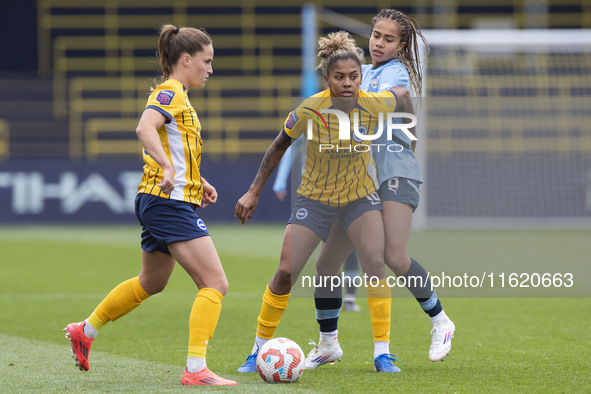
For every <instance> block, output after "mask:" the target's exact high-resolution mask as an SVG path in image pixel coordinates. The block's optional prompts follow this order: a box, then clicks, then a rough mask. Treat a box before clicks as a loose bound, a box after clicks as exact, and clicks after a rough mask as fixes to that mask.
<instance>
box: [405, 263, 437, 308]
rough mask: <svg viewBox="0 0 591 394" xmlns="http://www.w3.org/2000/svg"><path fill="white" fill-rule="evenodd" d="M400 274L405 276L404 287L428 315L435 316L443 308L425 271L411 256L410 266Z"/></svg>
mask: <svg viewBox="0 0 591 394" xmlns="http://www.w3.org/2000/svg"><path fill="white" fill-rule="evenodd" d="M402 276H404V277H405V278H406V287H407V288H408V290H410V292H411V293H412V295H413V296H414V297H415V298H416V299H417V301H418V303H419V305H420V306H421V308H422V309H423V310H424V311H425V313H426V314H428V315H429V317H433V316H436V315H437V314H439V313H440V312H441V311H442V310H443V308H442V306H441V301H440V300H439V297H437V292H435V289H433V288H432V285H431V279H430V278H429V275H428V274H427V271H425V269H424V268H423V266H422V265H421V264H419V262H418V261H416V260H415V259H413V258H412V257H411V258H410V267H409V269H408V271H407V272H406V274H404V275H402Z"/></svg>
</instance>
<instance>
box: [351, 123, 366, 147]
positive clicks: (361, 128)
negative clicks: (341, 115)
mask: <svg viewBox="0 0 591 394" xmlns="http://www.w3.org/2000/svg"><path fill="white" fill-rule="evenodd" d="M357 130H358V132H359V135H367V127H365V126H364V125H359V128H358V129H357ZM359 135H358V133H353V140H354V141H355V142H359V143H361V142H362V141H363V139H362V138H361V137H359Z"/></svg>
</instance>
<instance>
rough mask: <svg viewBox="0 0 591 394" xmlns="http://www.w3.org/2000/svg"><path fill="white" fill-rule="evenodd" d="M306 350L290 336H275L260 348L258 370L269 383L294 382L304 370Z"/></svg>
mask: <svg viewBox="0 0 591 394" xmlns="http://www.w3.org/2000/svg"><path fill="white" fill-rule="evenodd" d="M305 359H306V357H305V356H304V352H303V351H302V348H301V347H300V346H299V345H298V344H297V343H295V342H294V341H292V340H291V339H288V338H273V339H271V340H270V341H268V342H267V343H265V344H264V345H263V346H261V348H260V349H259V354H258V355H257V371H259V375H261V378H263V380H264V381H265V382H267V383H293V382H296V381H297V380H298V379H299V378H300V376H302V373H303V372H304V360H305Z"/></svg>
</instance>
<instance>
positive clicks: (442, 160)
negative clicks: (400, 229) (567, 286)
mask: <svg viewBox="0 0 591 394" xmlns="http://www.w3.org/2000/svg"><path fill="white" fill-rule="evenodd" d="M424 34H425V36H426V38H427V40H428V42H429V45H430V50H431V51H430V55H429V58H428V61H427V65H426V67H425V69H424V83H423V96H424V98H423V99H421V101H420V102H419V103H418V108H419V114H420V118H419V133H420V134H419V145H418V152H417V154H418V156H419V158H420V161H421V163H422V171H423V175H424V178H425V184H424V187H423V188H422V190H421V208H422V210H421V211H419V212H417V213H418V217H416V218H415V220H416V219H418V221H419V224H420V227H428V228H437V227H440V228H443V227H467V228H487V227H489V228H495V227H496V228H511V227H554V228H577V227H591V32H589V31H586V30H471V31H466V30H464V31H436V30H431V31H424ZM423 50H424V48H423Z"/></svg>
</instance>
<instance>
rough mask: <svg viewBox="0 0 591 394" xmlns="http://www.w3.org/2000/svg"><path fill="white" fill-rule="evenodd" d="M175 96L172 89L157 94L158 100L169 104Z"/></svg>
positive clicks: (163, 103)
mask: <svg viewBox="0 0 591 394" xmlns="http://www.w3.org/2000/svg"><path fill="white" fill-rule="evenodd" d="M173 97H174V92H173V91H172V90H163V91H161V92H160V93H158V96H156V100H157V101H158V102H159V103H160V104H162V105H169V104H170V103H171V102H172V98H173Z"/></svg>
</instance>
